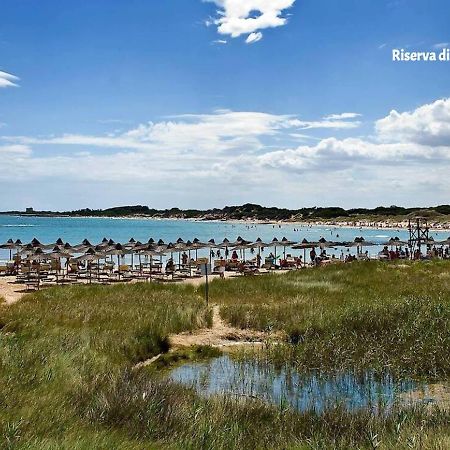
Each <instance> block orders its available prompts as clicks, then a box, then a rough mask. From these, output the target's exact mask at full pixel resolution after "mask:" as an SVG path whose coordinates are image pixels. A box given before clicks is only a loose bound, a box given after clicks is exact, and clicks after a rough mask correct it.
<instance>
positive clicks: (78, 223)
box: [0, 215, 448, 259]
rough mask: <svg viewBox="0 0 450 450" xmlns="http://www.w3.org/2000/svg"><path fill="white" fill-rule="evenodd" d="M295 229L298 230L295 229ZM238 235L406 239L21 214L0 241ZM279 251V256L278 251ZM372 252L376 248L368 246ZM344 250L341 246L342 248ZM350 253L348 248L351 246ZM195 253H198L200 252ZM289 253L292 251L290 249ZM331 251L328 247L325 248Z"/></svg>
mask: <svg viewBox="0 0 450 450" xmlns="http://www.w3.org/2000/svg"><path fill="white" fill-rule="evenodd" d="M294 230H298V231H294ZM447 235H448V233H433V237H434V238H435V239H445V238H447ZM238 236H242V237H243V238H244V239H246V240H255V239H256V238H258V237H260V238H261V239H262V240H263V241H265V242H267V241H271V240H272V239H273V238H274V237H277V238H278V239H279V240H281V239H282V238H283V237H286V238H288V239H290V240H294V241H301V240H302V239H303V238H306V239H308V240H309V241H314V240H318V239H320V238H321V237H324V238H325V239H327V240H338V241H353V240H354V238H355V237H356V236H363V237H364V238H365V239H366V240H367V241H372V242H377V243H380V244H381V243H382V242H384V241H386V240H388V238H390V237H394V236H398V237H399V238H400V239H407V238H408V232H407V231H406V230H400V231H398V230H392V229H376V230H373V229H355V228H336V227H329V226H324V227H307V226H303V227H300V226H299V225H294V224H289V225H285V224H283V225H272V224H244V223H231V222H196V221H187V220H150V219H109V218H71V217H30V216H27V217H20V216H6V215H0V243H4V242H6V241H7V240H8V239H13V240H16V239H21V240H22V242H24V243H26V242H29V241H31V240H32V239H33V238H34V237H36V238H37V239H38V240H39V241H40V242H42V243H44V244H47V243H52V242H55V241H56V240H57V239H58V238H61V239H63V241H64V242H69V243H70V244H72V245H75V244H78V243H80V242H81V241H82V240H83V239H85V238H87V239H89V241H90V242H91V243H93V244H95V243H99V242H100V241H101V240H102V239H103V238H104V237H106V238H108V239H110V238H111V239H113V240H114V241H116V242H121V243H125V242H128V240H129V239H130V238H131V237H133V238H134V239H136V240H139V241H141V242H147V241H148V240H149V238H153V239H155V240H158V239H163V240H164V241H165V242H166V243H168V242H174V241H176V240H177V239H178V238H179V237H181V238H182V239H184V240H188V239H190V240H193V239H194V238H198V239H200V240H201V241H208V240H209V239H211V238H214V239H215V240H216V242H221V241H222V240H223V239H224V238H225V237H226V238H228V239H229V240H230V241H231V240H235V239H236V238H237V237H238ZM280 250H282V249H279V250H278V254H280ZM368 250H369V252H370V253H371V254H375V253H376V252H377V251H378V248H377V247H369V248H368ZM345 251H346V250H345ZM351 251H353V249H351ZM199 253H200V252H199ZM289 253H291V254H296V252H294V251H292V250H289ZM297 253H298V252H297ZM330 253H332V251H331V250H330ZM7 254H8V252H7V251H5V250H0V259H5V257H6V256H7Z"/></svg>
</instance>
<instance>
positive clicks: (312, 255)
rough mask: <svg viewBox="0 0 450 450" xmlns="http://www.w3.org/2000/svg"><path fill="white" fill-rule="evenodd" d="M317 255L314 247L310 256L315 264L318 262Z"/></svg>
mask: <svg viewBox="0 0 450 450" xmlns="http://www.w3.org/2000/svg"><path fill="white" fill-rule="evenodd" d="M316 256H317V253H316V249H315V248H312V249H311V251H310V252H309V257H310V258H311V262H312V263H313V264H315V262H316Z"/></svg>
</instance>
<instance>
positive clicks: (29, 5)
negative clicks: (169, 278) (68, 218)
mask: <svg viewBox="0 0 450 450" xmlns="http://www.w3.org/2000/svg"><path fill="white" fill-rule="evenodd" d="M0 11H1V14H0V123H1V124H2V125H1V126H0V157H1V159H0V202H1V204H2V207H1V209H8V208H24V207H25V206H34V207H35V208H52V209H65V208H77V207H107V206H112V205H118V204H138V203H141V204H148V205H151V206H155V207H172V206H180V207H198V208H203V207H214V206H224V205H225V204H238V203H243V202H258V203H262V204H266V205H268V204H273V205H277V206H288V207H301V206H313V205H339V206H346V207H351V206H375V205H379V204H393V203H397V204H402V205H418V204H421V205H430V204H437V203H449V202H450V199H449V192H450V182H449V181H448V180H447V178H448V177H447V174H448V168H449V159H450V101H447V98H448V97H449V81H450V76H449V75H450V71H449V69H450V62H440V63H423V62H421V63H398V62H392V58H391V53H392V49H393V48H404V49H406V50H408V51H440V49H441V47H444V48H445V47H450V45H449V44H448V42H450V31H449V28H448V17H450V4H449V2H448V1H444V0H431V1H429V2H424V1H422V0H340V1H339V0H215V1H213V0H211V1H207V2H205V1H202V0H164V1H158V0H151V1H149V0H126V1H125V0H121V1H118V0H95V1H90V2H73V1H69V0H63V1H61V0H58V1H56V0H54V1H49V0H40V1H39V2H38V1H36V0H34V1H31V0H22V1H17V2H1V4H0ZM247 42H253V43H247ZM2 73H3V75H2ZM2 80H3V81H2ZM392 110H394V111H395V112H396V113H395V114H391V111H392ZM344 113H346V114H345V115H343V116H342V114H344ZM396 114H398V115H396Z"/></svg>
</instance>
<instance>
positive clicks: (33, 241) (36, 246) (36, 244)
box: [30, 238, 44, 248]
mask: <svg viewBox="0 0 450 450" xmlns="http://www.w3.org/2000/svg"><path fill="white" fill-rule="evenodd" d="M30 244H31V245H32V246H33V247H34V248H39V247H41V248H42V247H43V246H44V244H41V243H40V242H39V241H38V240H37V239H36V238H33V239H32V240H31V242H30Z"/></svg>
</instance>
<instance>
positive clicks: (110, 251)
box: [105, 241, 130, 279]
mask: <svg viewBox="0 0 450 450" xmlns="http://www.w3.org/2000/svg"><path fill="white" fill-rule="evenodd" d="M109 242H110V241H108V244H109ZM113 242H114V241H113ZM105 253H106V254H107V255H110V256H114V255H116V256H117V266H118V267H117V269H118V274H119V279H120V257H121V256H123V255H126V254H129V253H130V251H129V250H127V249H125V248H124V247H123V245H122V244H120V243H118V244H115V245H114V246H112V247H109V248H107V249H106V250H105Z"/></svg>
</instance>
